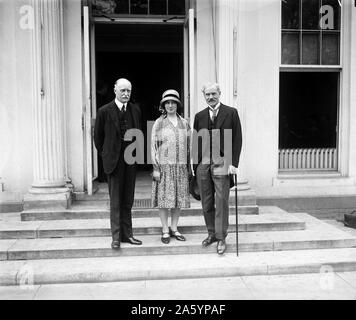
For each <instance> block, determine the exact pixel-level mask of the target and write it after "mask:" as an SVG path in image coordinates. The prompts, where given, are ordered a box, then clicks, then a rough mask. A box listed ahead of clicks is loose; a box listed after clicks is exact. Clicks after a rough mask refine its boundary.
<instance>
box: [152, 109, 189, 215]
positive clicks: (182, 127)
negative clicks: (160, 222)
mask: <svg viewBox="0 0 356 320" xmlns="http://www.w3.org/2000/svg"><path fill="white" fill-rule="evenodd" d="M177 120H178V121H177V126H174V124H173V123H172V122H171V121H170V120H169V119H168V118H167V116H161V117H159V118H158V119H157V120H156V121H155V123H154V125H153V128H152V140H151V152H152V154H151V155H152V164H153V170H154V171H159V172H160V181H159V182H158V181H153V183H152V207H154V208H168V209H169V208H189V207H190V198H189V197H190V196H189V183H188V179H189V176H188V168H189V165H190V152H189V150H190V127H189V124H188V122H187V121H186V120H185V119H184V118H182V117H180V116H178V115H177Z"/></svg>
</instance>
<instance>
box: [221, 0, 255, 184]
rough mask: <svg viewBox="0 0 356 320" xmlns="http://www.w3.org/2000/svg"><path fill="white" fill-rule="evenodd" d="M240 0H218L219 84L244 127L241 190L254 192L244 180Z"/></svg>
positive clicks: (228, 103) (225, 100) (240, 175)
mask: <svg viewBox="0 0 356 320" xmlns="http://www.w3.org/2000/svg"><path fill="white" fill-rule="evenodd" d="M239 3H240V1H239V0H215V5H216V8H215V10H216V34H217V78H218V79H217V81H218V83H219V84H220V86H221V91H222V97H221V100H222V102H223V103H225V104H227V105H229V106H233V107H236V108H237V109H238V112H239V116H240V121H241V125H242V131H243V132H242V137H243V147H242V152H241V156H240V164H239V170H238V186H239V188H238V189H239V190H247V189H250V187H249V185H248V184H247V182H248V181H247V180H246V179H245V178H244V148H245V145H244V140H245V139H244V136H245V134H244V133H245V121H244V119H245V117H244V106H243V105H240V104H239V101H238V99H237V98H238V92H237V81H239V79H238V78H237V69H238V36H239V30H238V15H239Z"/></svg>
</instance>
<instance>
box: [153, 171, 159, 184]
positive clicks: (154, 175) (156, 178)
mask: <svg viewBox="0 0 356 320" xmlns="http://www.w3.org/2000/svg"><path fill="white" fill-rule="evenodd" d="M152 179H153V180H154V181H158V182H159V181H160V180H161V173H160V172H159V171H156V170H154V171H153V172H152Z"/></svg>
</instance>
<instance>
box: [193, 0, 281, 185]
mask: <svg viewBox="0 0 356 320" xmlns="http://www.w3.org/2000/svg"><path fill="white" fill-rule="evenodd" d="M209 3H210V6H209ZM211 3H212V2H207V1H206V2H205V1H204V2H203V1H198V2H197V95H198V109H197V111H199V110H202V109H203V108H205V106H206V104H205V101H204V98H203V96H202V94H201V92H200V88H201V87H202V85H203V84H204V83H205V82H207V81H215V80H216V78H215V63H214V61H215V60H214V39H213V33H212V7H211ZM280 6H281V4H280V1H279V0H259V1H258V0H240V3H239V5H238V10H239V11H238V14H237V16H238V18H237V20H238V21H237V37H238V40H237V47H238V49H237V54H238V57H237V61H238V62H237V64H238V66H237V72H238V74H237V89H238V90H237V92H238V97H237V109H238V110H241V109H243V119H242V127H243V134H244V137H243V138H244V139H243V140H244V141H243V150H242V153H243V157H242V161H243V163H242V164H241V165H242V166H243V173H244V178H246V179H247V180H248V182H249V184H250V185H251V186H252V187H254V186H272V179H273V178H274V177H276V176H277V174H278V114H279V64H280V34H281V22H280V15H281V7H280ZM231 68H233V66H231ZM225 100H232V99H231V98H230V99H227V98H226V97H224V88H222V97H221V101H222V102H224V101H225ZM240 113H241V112H240Z"/></svg>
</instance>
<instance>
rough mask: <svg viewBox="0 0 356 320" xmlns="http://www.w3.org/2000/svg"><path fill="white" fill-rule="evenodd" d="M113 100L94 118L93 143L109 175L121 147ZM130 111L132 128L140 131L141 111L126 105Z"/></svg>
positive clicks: (136, 107) (117, 158)
mask: <svg viewBox="0 0 356 320" xmlns="http://www.w3.org/2000/svg"><path fill="white" fill-rule="evenodd" d="M117 108H118V107H117V105H116V103H115V100H113V101H111V102H110V103H108V104H106V105H104V106H102V107H101V108H100V109H99V111H98V114H97V116H96V121H95V129H94V143H95V147H96V149H97V150H98V153H99V155H101V157H102V158H103V166H104V172H105V173H106V174H110V173H112V172H113V171H114V169H115V168H116V165H117V162H118V160H119V157H120V151H121V146H122V139H121V138H123V137H121V132H120V123H119V118H118V113H117ZM129 110H130V112H131V115H132V120H133V128H136V129H141V110H140V109H139V107H138V106H136V105H135V104H133V103H131V102H128V103H127V112H128V111H129Z"/></svg>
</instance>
